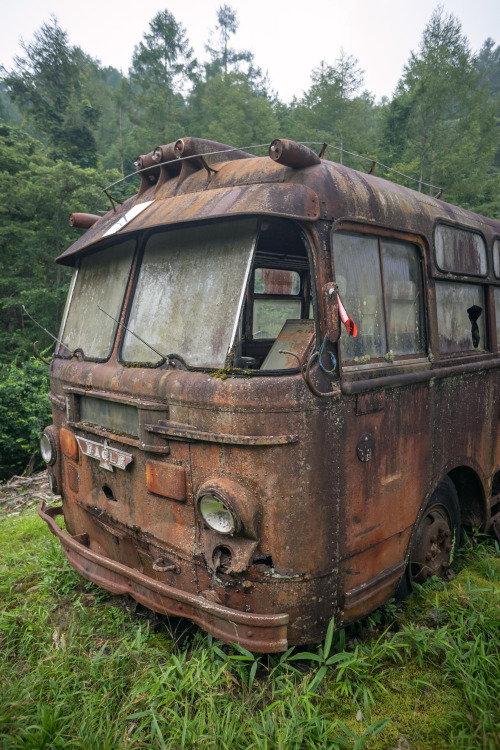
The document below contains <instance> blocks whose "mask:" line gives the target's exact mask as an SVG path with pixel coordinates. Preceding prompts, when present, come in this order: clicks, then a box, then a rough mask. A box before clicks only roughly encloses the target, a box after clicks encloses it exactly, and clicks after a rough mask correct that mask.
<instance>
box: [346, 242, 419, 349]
mask: <svg viewBox="0 0 500 750" xmlns="http://www.w3.org/2000/svg"><path fill="white" fill-rule="evenodd" d="M333 246H334V257H335V276H336V280H337V283H338V285H339V293H340V296H341V299H342V301H343V303H344V306H345V307H346V309H347V310H348V312H349V315H350V316H351V317H352V318H353V320H354V321H355V322H356V325H357V327H358V336H357V337H356V338H351V337H348V336H346V335H343V336H342V338H341V347H342V359H343V360H344V361H348V362H349V361H354V362H360V361H361V362H364V361H365V360H369V359H377V358H382V357H385V356H386V355H387V354H388V353H389V352H390V353H391V354H392V355H393V356H394V357H398V356H404V355H412V354H422V353H423V352H424V333H423V305H422V293H421V288H422V287H421V280H420V261H419V250H418V248H417V246H416V245H414V244H412V243H410V242H403V241H400V240H389V239H385V238H383V239H382V238H378V237H374V236H369V235H356V234H348V233H345V232H336V233H335V234H334V235H333Z"/></svg>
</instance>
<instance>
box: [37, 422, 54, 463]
mask: <svg viewBox="0 0 500 750" xmlns="http://www.w3.org/2000/svg"><path fill="white" fill-rule="evenodd" d="M44 438H46V440H47V441H48V447H49V449H50V458H49V460H47V459H46V458H45V455H44V449H43V447H42V440H43V439H44ZM40 453H41V454H42V459H43V460H44V461H45V463H46V464H47V466H53V465H54V464H55V462H56V461H57V441H56V438H55V436H54V434H53V431H52V430H51V429H50V427H46V428H45V430H44V431H43V432H42V434H41V436H40Z"/></svg>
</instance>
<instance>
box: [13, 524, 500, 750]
mask: <svg viewBox="0 0 500 750" xmlns="http://www.w3.org/2000/svg"><path fill="white" fill-rule="evenodd" d="M0 564H1V578H0V607H1V612H0V646H1V649H0V685H1V686H2V687H1V690H0V747H3V748H8V749H9V750H10V748H13V749H14V748H22V749H23V750H24V749H25V748H78V750H84V749H87V748H88V749H89V750H90V749H94V748H95V749H96V750H97V749H99V750H108V749H109V750H117V749H119V748H130V749H131V750H142V749H143V748H144V749H145V748H148V749H149V748H161V749H163V750H165V748H168V749H169V750H170V749H171V750H179V749H180V748H214V750H226V749H227V750H239V749H240V748H241V749H242V750H243V749H244V750H248V749H249V748H255V750H260V749H262V750H264V749H266V750H275V749H276V750H278V749H280V750H281V749H282V750H303V749H304V750H305V749H309V748H314V749H317V748H332V749H336V748H339V749H344V748H373V750H387V749H388V748H398V749H400V750H401V749H407V748H409V747H410V748H412V749H413V750H415V749H416V748H420V749H427V748H429V750H430V749H432V750H439V749H440V748H443V750H444V749H446V750H449V748H456V749H457V750H466V749H467V750H468V749H469V748H470V749H471V750H472V749H474V750H475V749H476V748H481V749H484V750H498V748H499V747H500V712H499V705H500V704H499V696H500V615H499V611H500V606H499V605H500V552H499V548H498V545H497V544H496V543H495V542H494V541H493V540H481V541H479V542H478V541H477V540H476V539H473V540H472V541H470V542H468V544H467V550H466V551H463V552H460V556H459V559H458V562H457V567H456V570H457V571H458V575H457V577H456V579H455V580H454V581H452V582H451V583H450V584H448V585H446V586H445V585H444V584H442V583H441V582H440V581H437V580H436V579H433V580H431V581H429V582H428V583H427V584H426V585H425V586H423V587H420V588H419V590H418V591H417V592H416V595H415V596H414V597H412V599H411V600H409V602H407V603H406V604H404V605H400V606H397V607H396V605H395V604H394V603H389V604H388V605H386V606H385V607H384V608H383V609H382V610H378V611H377V612H375V613H373V615H371V616H370V617H369V618H367V619H366V620H364V621H363V622H361V623H358V624H356V625H355V626H353V627H351V628H349V629H348V630H347V631H340V632H338V633H334V632H333V627H331V628H330V629H329V632H328V635H327V638H326V640H325V642H324V643H323V644H322V645H321V646H320V647H319V648H318V647H314V648H309V649H300V650H299V649H295V650H293V649H290V650H289V651H288V652H287V653H286V654H282V655H276V656H270V657H266V656H255V655H253V654H251V653H250V652H249V651H246V650H245V649H242V648H237V647H228V646H225V645H222V644H220V643H217V642H213V640H212V639H211V638H210V636H207V635H205V634H203V633H202V632H201V631H199V630H196V629H195V628H192V627H190V626H189V624H188V623H186V622H185V621H176V622H174V621H168V620H167V619H166V618H161V617H159V616H156V615H154V613H150V612H149V611H148V610H145V609H144V608H142V607H140V606H139V605H136V604H135V603H134V602H133V601H132V600H131V599H127V598H125V597H113V596H110V595H108V594H107V593H106V592H103V591H101V590H100V589H98V588H96V587H95V586H93V585H92V584H90V583H88V582H86V581H84V580H83V579H82V578H81V577H80V576H79V575H78V574H76V573H75V572H74V571H73V570H72V569H71V568H70V566H69V565H68V564H67V563H66V560H65V558H64V556H63V554H62V552H61V550H60V548H59V545H58V542H57V541H56V540H55V539H54V538H53V537H52V536H51V535H49V534H48V532H47V529H46V528H45V527H44V525H43V524H42V522H41V521H39V519H38V517H37V516H35V515H34V513H33V512H32V511H28V512H27V513H25V514H22V515H21V516H17V517H13V518H4V519H3V520H2V521H1V522H0ZM184 629H186V632H183V631H184Z"/></svg>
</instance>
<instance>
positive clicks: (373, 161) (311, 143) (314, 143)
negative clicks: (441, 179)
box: [301, 141, 444, 195]
mask: <svg viewBox="0 0 500 750" xmlns="http://www.w3.org/2000/svg"><path fill="white" fill-rule="evenodd" d="M301 143H302V144H303V145H304V146H321V147H322V148H321V151H322V153H323V154H324V153H325V151H326V149H325V148H324V146H325V144H324V143H322V142H320V141H301ZM326 148H333V149H335V151H341V152H342V153H343V154H348V155H349V156H354V157H356V158H357V159H363V161H369V162H370V164H371V166H372V168H374V167H373V165H374V164H376V165H377V166H379V167H382V168H383V169H388V170H389V171H390V172H394V174H398V175H399V176H400V177H404V178H405V179H406V180H411V181H412V182H417V183H418V184H419V185H425V187H431V188H434V189H435V190H438V191H439V194H440V195H442V194H443V190H444V188H442V187H439V185H432V184H431V183H430V182H423V180H417V178H416V177H410V175H408V174H404V172H398V170H397V169H394V168H393V167H388V166H387V164H382V162H381V161H377V160H376V159H371V158H370V157H369V156H361V154H355V153H354V152H353V151H346V149H345V148H340V146H332V144H331V143H327V144H326ZM371 174H373V173H371Z"/></svg>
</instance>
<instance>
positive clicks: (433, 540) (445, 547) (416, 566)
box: [411, 508, 452, 583]
mask: <svg viewBox="0 0 500 750" xmlns="http://www.w3.org/2000/svg"><path fill="white" fill-rule="evenodd" d="M451 546H452V545H451V527H450V522H449V519H448V515H447V513H446V511H445V510H444V509H441V508H432V509H431V510H430V511H429V512H428V513H427V515H426V516H425V517H424V518H423V519H422V521H421V522H420V525H419V527H418V531H417V535H416V537H415V542H414V544H413V553H412V556H411V576H412V579H413V580H414V581H415V582H416V583H423V582H424V581H426V580H427V578H429V576H444V575H445V574H446V571H447V569H448V564H449V562H450V554H451Z"/></svg>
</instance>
